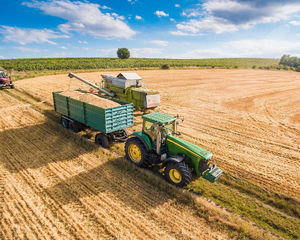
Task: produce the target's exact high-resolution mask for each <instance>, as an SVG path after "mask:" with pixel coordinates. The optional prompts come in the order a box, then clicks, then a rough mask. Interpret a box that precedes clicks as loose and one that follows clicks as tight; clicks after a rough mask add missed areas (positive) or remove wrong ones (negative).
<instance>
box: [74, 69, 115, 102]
mask: <svg viewBox="0 0 300 240" xmlns="http://www.w3.org/2000/svg"><path fill="white" fill-rule="evenodd" d="M68 77H69V78H73V77H74V78H77V79H78V80H79V81H81V82H84V83H86V84H87V85H90V86H91V87H93V88H95V89H97V90H99V91H100V92H103V93H105V94H107V95H108V96H111V97H114V96H115V94H113V93H110V92H107V91H105V90H104V89H102V88H100V87H98V86H97V85H96V84H94V83H92V82H90V81H88V80H85V79H83V78H81V77H79V76H77V75H76V74H74V73H71V72H70V73H69V75H68Z"/></svg>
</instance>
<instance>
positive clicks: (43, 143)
mask: <svg viewBox="0 0 300 240" xmlns="http://www.w3.org/2000/svg"><path fill="white" fill-rule="evenodd" d="M9 91H11V92H12V91H14V94H17V95H20V93H18V92H17V91H15V90H9ZM12 93H13V92H12ZM23 97H24V99H26V96H25V95H22V98H23ZM0 100H1V101H3V102H1V104H5V102H6V103H7V102H10V104H7V105H6V107H3V108H1V109H0V111H5V113H3V112H1V114H0V142H1V145H0V239H225V238H226V237H225V235H224V234H222V233H220V232H218V231H216V230H214V229H211V228H210V227H209V226H208V225H207V223H206V222H205V220H204V219H203V218H201V217H200V216H199V214H197V213H196V212H195V209H193V208H191V207H189V206H187V205H185V204H182V203H180V202H178V201H177V199H175V198H174V197H172V196H171V195H170V194H168V193H165V192H164V191H163V190H161V189H159V188H158V187H157V186H156V185H155V184H152V183H149V182H148V181H147V180H146V179H144V178H143V176H142V174H141V172H139V171H136V173H135V174H132V170H131V171H128V169H126V166H127V165H126V164H125V165H124V162H123V161H124V160H123V159H120V158H119V156H118V155H116V154H115V155H114V154H112V153H111V152H109V151H108V150H103V149H101V148H100V149H99V148H98V147H97V146H96V145H93V144H91V143H86V142H85V141H84V140H82V139H81V137H80V136H78V135H75V134H73V133H71V132H70V131H68V130H65V129H63V128H62V127H61V126H59V124H58V123H57V122H54V121H52V120H50V119H48V118H46V117H45V116H44V115H43V114H41V113H40V112H38V111H36V110H34V106H33V105H31V104H29V103H23V102H21V101H18V100H16V99H15V98H12V97H11V96H9V95H8V94H7V92H4V91H1V92H0ZM4 101H5V102H4ZM37 104H38V103H37ZM2 113H3V114H2ZM80 141H82V142H80ZM122 164H123V166H125V167H122ZM120 165H121V166H120ZM130 167H131V166H130ZM207 204H209V203H207Z"/></svg>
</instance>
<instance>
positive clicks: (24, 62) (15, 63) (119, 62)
mask: <svg viewBox="0 0 300 240" xmlns="http://www.w3.org/2000/svg"><path fill="white" fill-rule="evenodd" d="M278 63H279V60H278V59H268V58H265V59H263V58H223V59H221V58H219V59H155V58H130V59H118V58H40V59H37V58H35V59H29V58H27V59H0V66H1V67H3V68H4V69H13V70H17V71H42V70H66V69H112V68H149V67H150V68H151V67H152V68H153V67H154V68H160V67H162V65H166V64H167V65H169V66H170V67H221V68H238V67H242V68H251V67H253V66H255V67H257V68H259V67H274V68H276V67H278Z"/></svg>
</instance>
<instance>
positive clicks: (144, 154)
mask: <svg viewBox="0 0 300 240" xmlns="http://www.w3.org/2000/svg"><path fill="white" fill-rule="evenodd" d="M132 142H133V143H134V144H135V145H137V146H138V147H139V149H140V150H141V154H142V160H141V161H140V163H136V162H133V161H132V160H131V159H130V157H129V154H128V147H129V145H130V143H132ZM125 153H126V159H127V160H129V161H130V162H131V163H133V164H134V165H136V166H138V167H140V168H146V167H149V154H148V152H147V150H146V148H145V147H144V145H143V143H142V142H141V141H140V140H139V139H137V138H134V137H132V138H129V139H128V140H127V141H126V143H125Z"/></svg>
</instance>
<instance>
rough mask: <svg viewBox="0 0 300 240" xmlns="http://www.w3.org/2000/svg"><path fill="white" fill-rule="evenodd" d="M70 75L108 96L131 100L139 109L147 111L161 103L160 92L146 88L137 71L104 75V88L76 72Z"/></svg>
mask: <svg viewBox="0 0 300 240" xmlns="http://www.w3.org/2000/svg"><path fill="white" fill-rule="evenodd" d="M69 77H70V78H73V77H75V78H77V79H78V80H80V81H82V82H83V83H86V84H88V85H90V86H91V87H93V88H95V89H97V90H98V91H100V92H102V93H104V94H106V95H108V96H111V97H114V98H116V99H120V100H123V101H126V102H131V103H133V106H134V107H135V109H137V110H141V111H146V110H148V109H154V108H156V107H158V106H159V105H160V95H159V92H158V91H156V90H151V89H148V88H146V85H145V83H144V82H143V81H142V78H141V77H140V76H139V75H138V74H136V73H120V74H119V75H117V76H115V75H102V78H103V81H102V83H103V88H101V87H99V86H97V85H96V84H94V83H92V82H90V81H88V80H85V79H83V78H81V77H79V76H77V75H76V74H74V73H69Z"/></svg>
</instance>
